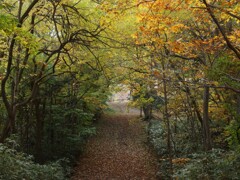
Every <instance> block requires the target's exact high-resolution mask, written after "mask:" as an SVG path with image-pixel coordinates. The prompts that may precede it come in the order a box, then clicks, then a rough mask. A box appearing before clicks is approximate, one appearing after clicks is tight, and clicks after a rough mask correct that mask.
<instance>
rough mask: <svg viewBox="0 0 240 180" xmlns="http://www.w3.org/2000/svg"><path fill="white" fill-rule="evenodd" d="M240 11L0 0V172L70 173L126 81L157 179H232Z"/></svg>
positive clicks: (223, 3) (202, 0)
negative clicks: (155, 161)
mask: <svg viewBox="0 0 240 180" xmlns="http://www.w3.org/2000/svg"><path fill="white" fill-rule="evenodd" d="M239 12H240V4H239V1H238V0H231V1H227V0H196V1H194V0H132V1H130V0H0V80H1V89H0V94H1V97H0V179H41V178H42V179H54V180H55V179H67V178H69V177H70V176H71V167H72V166H73V165H74V162H75V160H76V157H78V156H79V154H81V152H82V151H84V145H85V143H86V140H87V139H88V138H89V137H90V136H94V135H95V134H96V131H97V129H96V127H95V122H96V121H101V115H102V113H103V112H104V111H106V110H107V109H108V103H107V102H108V100H109V99H110V97H111V95H112V93H113V92H117V91H119V90H120V89H121V87H124V88H126V87H127V88H128V89H129V91H130V92H131V101H130V102H129V107H135V108H139V109H140V110H141V112H142V113H141V115H142V116H143V117H142V120H143V121H146V122H147V123H148V128H147V132H148V136H149V138H148V139H149V142H150V144H151V146H152V148H153V149H154V150H155V152H156V154H158V158H159V160H158V161H159V164H160V167H159V175H158V176H159V178H161V179H174V178H175V179H239V178H240V161H239V160H240V14H239ZM40 177H41V178H40Z"/></svg>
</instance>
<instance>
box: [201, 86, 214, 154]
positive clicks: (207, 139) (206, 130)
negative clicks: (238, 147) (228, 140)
mask: <svg viewBox="0 0 240 180" xmlns="http://www.w3.org/2000/svg"><path fill="white" fill-rule="evenodd" d="M208 103H209V86H207V85H205V86H204V94H203V146H204V149H205V150H206V151H207V150H210V149H212V141H211V133H210V127H209V117H208Z"/></svg>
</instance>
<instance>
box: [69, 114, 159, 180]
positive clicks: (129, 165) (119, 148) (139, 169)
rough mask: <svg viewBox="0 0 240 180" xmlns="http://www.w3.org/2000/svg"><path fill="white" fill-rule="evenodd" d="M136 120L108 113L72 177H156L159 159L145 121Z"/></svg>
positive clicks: (134, 117) (76, 179) (88, 179)
mask: <svg viewBox="0 0 240 180" xmlns="http://www.w3.org/2000/svg"><path fill="white" fill-rule="evenodd" d="M133 119H136V116H133V115H126V114H125V115H112V116H105V117H104V118H103V119H102V120H101V121H100V122H99V128H98V134H97V136H95V137H93V138H92V139H90V141H89V143H88V144H87V147H86V151H85V153H84V155H83V156H82V157H81V158H80V160H79V163H78V166H77V167H76V168H75V174H74V176H73V178H72V179H73V180H78V179H87V180H91V179H121V180H124V179H156V158H155V157H154V155H153V154H152V152H151V151H150V150H149V149H148V147H147V145H146V142H147V135H146V133H145V130H144V124H143V123H144V122H141V121H139V120H133Z"/></svg>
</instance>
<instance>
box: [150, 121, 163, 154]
mask: <svg viewBox="0 0 240 180" xmlns="http://www.w3.org/2000/svg"><path fill="white" fill-rule="evenodd" d="M164 136H165V133H164V129H163V127H162V122H161V121H159V120H151V121H150V122H149V125H148V138H149V142H150V143H151V145H152V146H153V148H154V149H155V151H156V152H157V154H158V155H163V154H165V153H166V151H167V150H166V147H167V146H166V141H165V138H164Z"/></svg>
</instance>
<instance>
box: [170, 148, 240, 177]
mask: <svg viewBox="0 0 240 180" xmlns="http://www.w3.org/2000/svg"><path fill="white" fill-rule="evenodd" d="M189 158H190V159H191V160H190V161H189V162H188V163H186V164H185V165H184V166H182V165H176V164H175V166H174V169H175V173H174V178H176V179H220V180H221V179H222V180H224V179H239V177H240V155H239V154H238V153H237V152H234V151H230V152H224V151H223V150H220V149H214V150H212V151H209V152H202V153H199V154H191V155H189Z"/></svg>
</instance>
